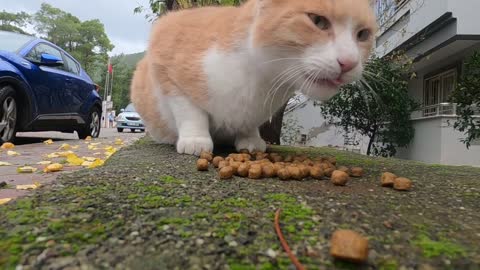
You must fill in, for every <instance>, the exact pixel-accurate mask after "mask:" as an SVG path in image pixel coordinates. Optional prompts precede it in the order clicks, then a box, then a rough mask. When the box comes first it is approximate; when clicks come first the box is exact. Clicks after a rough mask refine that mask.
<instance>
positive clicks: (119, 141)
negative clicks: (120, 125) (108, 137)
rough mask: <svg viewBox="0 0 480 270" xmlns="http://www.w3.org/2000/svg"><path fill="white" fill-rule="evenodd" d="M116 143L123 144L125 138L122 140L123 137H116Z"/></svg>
mask: <svg viewBox="0 0 480 270" xmlns="http://www.w3.org/2000/svg"><path fill="white" fill-rule="evenodd" d="M115 144H116V145H122V144H123V140H122V139H115Z"/></svg>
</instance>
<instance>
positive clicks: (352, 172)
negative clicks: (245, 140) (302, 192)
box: [197, 151, 364, 186]
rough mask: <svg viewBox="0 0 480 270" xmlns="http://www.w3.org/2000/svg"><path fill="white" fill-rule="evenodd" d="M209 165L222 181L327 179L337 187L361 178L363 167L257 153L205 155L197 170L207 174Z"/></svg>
mask: <svg viewBox="0 0 480 270" xmlns="http://www.w3.org/2000/svg"><path fill="white" fill-rule="evenodd" d="M210 165H212V166H213V167H215V168H217V169H218V174H219V178H220V179H230V178H232V177H233V176H234V175H236V176H239V177H245V178H249V179H262V178H276V177H277V178H279V179H280V180H284V181H288V180H302V179H306V178H313V179H318V180H321V179H324V178H325V177H328V178H330V179H331V181H332V183H333V184H334V185H337V186H345V185H346V184H347V182H348V181H349V179H350V177H362V176H363V174H364V170H363V169H362V168H360V167H351V168H348V167H345V166H337V161H336V159H335V158H334V157H318V158H315V159H310V158H309V157H308V156H307V155H280V154H278V153H264V152H255V153H248V152H247V151H241V153H232V154H230V155H228V157H226V158H223V157H220V156H216V157H214V156H213V154H212V153H209V152H202V153H201V154H200V159H198V161H197V170H199V171H208V170H209V167H210Z"/></svg>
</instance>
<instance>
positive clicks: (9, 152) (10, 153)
mask: <svg viewBox="0 0 480 270" xmlns="http://www.w3.org/2000/svg"><path fill="white" fill-rule="evenodd" d="M7 155H9V156H20V153H17V152H15V151H8V152H7Z"/></svg>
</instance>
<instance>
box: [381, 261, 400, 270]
mask: <svg viewBox="0 0 480 270" xmlns="http://www.w3.org/2000/svg"><path fill="white" fill-rule="evenodd" d="M379 266H380V270H397V269H398V267H399V266H398V262H397V261H396V260H394V259H389V260H385V261H382V262H381V263H380V265H379Z"/></svg>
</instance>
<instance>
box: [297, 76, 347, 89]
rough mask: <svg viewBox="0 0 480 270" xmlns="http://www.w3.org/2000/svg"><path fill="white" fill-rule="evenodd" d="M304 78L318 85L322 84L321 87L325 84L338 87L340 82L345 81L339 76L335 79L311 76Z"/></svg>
mask: <svg viewBox="0 0 480 270" xmlns="http://www.w3.org/2000/svg"><path fill="white" fill-rule="evenodd" d="M306 78H307V80H309V81H312V82H314V83H315V84H317V85H318V86H323V87H325V86H327V87H329V88H339V87H340V86H342V84H344V83H345V82H344V81H343V80H342V79H341V78H340V77H338V78H336V79H325V78H315V79H312V78H311V76H306Z"/></svg>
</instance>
